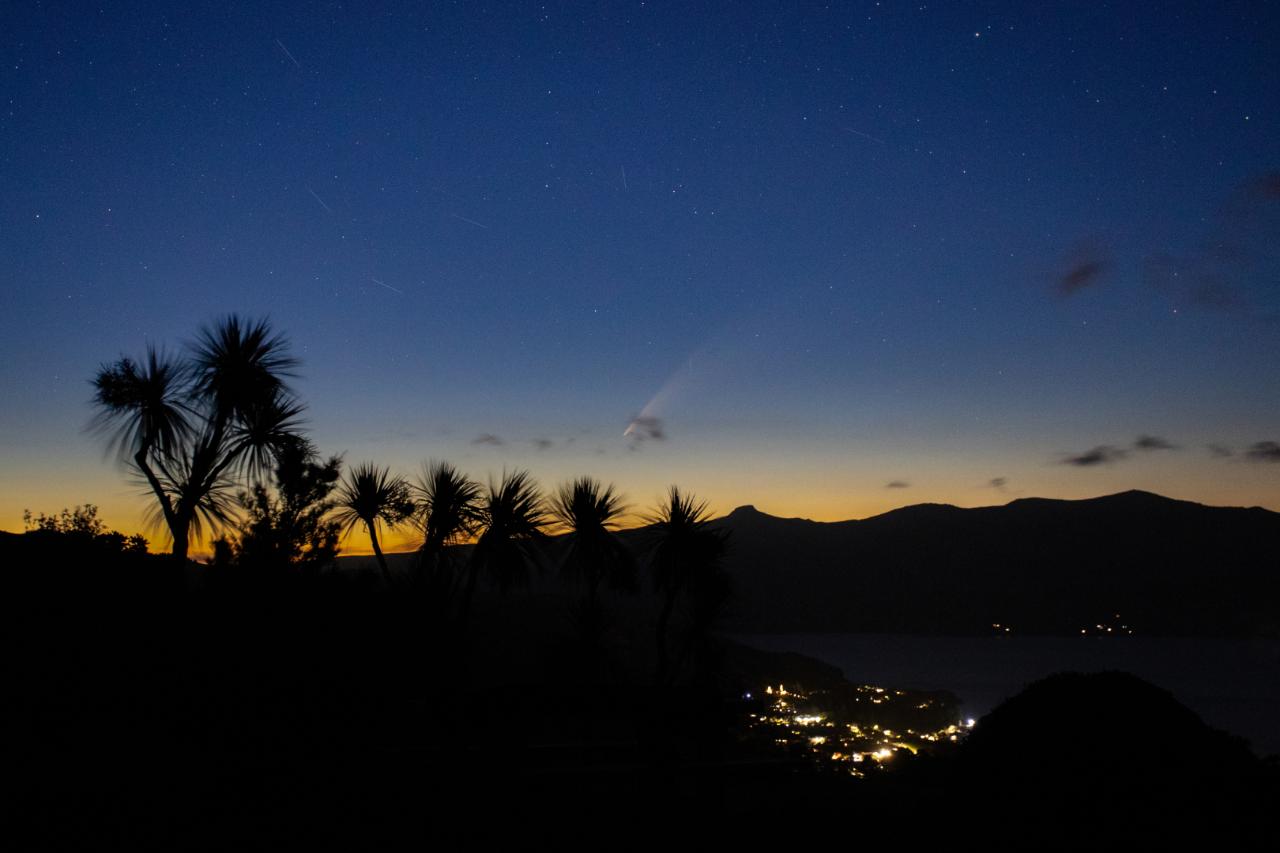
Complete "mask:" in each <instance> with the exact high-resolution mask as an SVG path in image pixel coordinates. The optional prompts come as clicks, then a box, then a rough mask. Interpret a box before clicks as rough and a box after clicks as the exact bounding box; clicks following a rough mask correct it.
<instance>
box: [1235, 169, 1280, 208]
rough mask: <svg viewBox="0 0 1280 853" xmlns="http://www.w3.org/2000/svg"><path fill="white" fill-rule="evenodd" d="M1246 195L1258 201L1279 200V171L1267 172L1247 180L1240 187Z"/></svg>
mask: <svg viewBox="0 0 1280 853" xmlns="http://www.w3.org/2000/svg"><path fill="white" fill-rule="evenodd" d="M1242 189H1243V191H1244V192H1245V193H1247V194H1248V195H1250V196H1252V197H1254V198H1256V199H1258V200H1260V201H1277V200H1280V172H1268V173H1267V174H1265V175H1259V176H1258V177H1256V178H1254V179H1253V180H1251V181H1248V182H1246V183H1245V184H1244V186H1243V187H1242Z"/></svg>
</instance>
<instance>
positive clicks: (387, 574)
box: [364, 518, 391, 587]
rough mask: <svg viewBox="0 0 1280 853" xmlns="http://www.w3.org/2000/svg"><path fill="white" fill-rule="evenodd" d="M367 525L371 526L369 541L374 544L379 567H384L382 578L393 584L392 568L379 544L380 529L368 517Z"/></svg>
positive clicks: (365, 521)
mask: <svg viewBox="0 0 1280 853" xmlns="http://www.w3.org/2000/svg"><path fill="white" fill-rule="evenodd" d="M364 523H365V526H366V527H368V528H369V542H370V543H371V544H372V545H373V555H374V556H375V557H377V558H378V567H379V568H380V569H382V580H383V581H384V582H385V583H386V584H387V586H388V587H390V586H391V570H390V569H388V568H387V558H386V557H384V556H382V548H381V547H379V546H378V531H377V530H376V529H375V528H374V526H373V519H372V518H366V519H365V520H364Z"/></svg>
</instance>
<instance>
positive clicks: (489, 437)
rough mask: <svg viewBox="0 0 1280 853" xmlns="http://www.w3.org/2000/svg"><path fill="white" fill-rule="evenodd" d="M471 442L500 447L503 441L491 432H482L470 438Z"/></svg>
mask: <svg viewBox="0 0 1280 853" xmlns="http://www.w3.org/2000/svg"><path fill="white" fill-rule="evenodd" d="M471 443H472V444H486V445H488V446H490V447H501V446H502V445H503V444H504V442H503V440H502V439H500V438H498V437H497V436H496V435H494V434H493V433H491V432H482V433H480V434H479V435H477V436H476V437H475V438H473V439H471Z"/></svg>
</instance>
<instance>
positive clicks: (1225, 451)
mask: <svg viewBox="0 0 1280 853" xmlns="http://www.w3.org/2000/svg"><path fill="white" fill-rule="evenodd" d="M1205 449H1206V450H1208V451H1209V455H1210V456H1212V457H1213V458H1215V459H1227V458H1229V457H1231V456H1235V455H1236V452H1235V451H1234V450H1232V449H1231V448H1230V447H1225V446H1223V445H1221V444H1206V445H1205Z"/></svg>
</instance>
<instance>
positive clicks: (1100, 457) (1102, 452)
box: [1062, 444, 1129, 468]
mask: <svg viewBox="0 0 1280 853" xmlns="http://www.w3.org/2000/svg"><path fill="white" fill-rule="evenodd" d="M1128 455H1129V452H1128V451H1127V450H1122V449H1120V448H1119V447H1112V446H1111V445H1109V444H1100V445H1098V446H1097V447H1094V448H1092V449H1090V450H1086V451H1085V452H1083V453H1075V454H1068V455H1067V456H1066V458H1064V459H1063V460H1062V464H1063V465H1074V466H1076V467H1077V468H1092V467H1094V466H1095V465H1112V464H1114V463H1116V462H1119V461H1121V460H1122V459H1124V458H1125V457H1126V456H1128Z"/></svg>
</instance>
